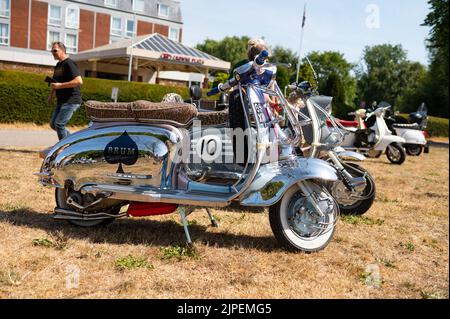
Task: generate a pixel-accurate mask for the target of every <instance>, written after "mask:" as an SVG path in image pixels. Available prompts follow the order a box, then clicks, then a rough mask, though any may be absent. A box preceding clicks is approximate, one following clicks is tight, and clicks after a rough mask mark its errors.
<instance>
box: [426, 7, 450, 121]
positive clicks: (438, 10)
mask: <svg viewBox="0 0 450 319" xmlns="http://www.w3.org/2000/svg"><path fill="white" fill-rule="evenodd" d="M428 4H429V5H430V9H431V11H430V13H429V14H428V15H427V17H426V19H425V21H424V23H423V24H422V25H424V26H429V27H431V29H430V34H429V38H428V39H427V41H428V44H427V47H428V50H429V52H430V67H429V71H430V73H429V75H428V83H427V84H428V85H427V86H426V88H425V90H426V92H427V105H428V108H429V111H430V114H433V115H437V116H443V117H446V118H448V115H449V114H448V111H449V99H448V76H449V74H448V69H449V65H448V60H449V55H448V42H449V41H448V37H449V32H448V28H449V27H448V25H449V18H448V8H449V2H448V0H429V1H428Z"/></svg>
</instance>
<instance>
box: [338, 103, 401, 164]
mask: <svg viewBox="0 0 450 319" xmlns="http://www.w3.org/2000/svg"><path fill="white" fill-rule="evenodd" d="M386 110H387V107H379V108H377V109H376V110H375V111H373V112H371V113H368V114H367V113H366V110H364V109H360V110H358V111H356V112H354V113H349V115H355V121H354V122H352V121H342V120H339V121H337V123H338V125H339V128H338V129H339V130H341V132H342V133H343V134H345V138H344V142H343V144H342V145H341V146H342V147H343V148H344V149H346V150H352V151H356V152H360V153H363V154H364V155H366V156H368V157H379V156H381V154H383V153H386V156H387V158H388V159H389V161H390V162H391V163H393V164H398V165H400V164H402V163H403V162H404V161H405V159H406V153H405V150H404V148H403V146H402V145H403V144H404V143H405V142H406V141H405V139H404V138H402V137H400V136H396V135H393V134H392V132H391V131H390V130H389V128H388V127H387V125H386V122H385V120H384V115H385V112H386ZM364 118H365V120H364V121H363V119H364ZM331 128H332V129H334V130H336V128H334V127H331Z"/></svg>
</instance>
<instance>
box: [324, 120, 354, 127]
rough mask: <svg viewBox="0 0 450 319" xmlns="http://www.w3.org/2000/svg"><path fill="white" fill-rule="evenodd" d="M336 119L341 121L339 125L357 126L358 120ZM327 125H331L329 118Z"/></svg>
mask: <svg viewBox="0 0 450 319" xmlns="http://www.w3.org/2000/svg"><path fill="white" fill-rule="evenodd" d="M337 121H339V123H341V125H342V126H344V127H356V128H357V127H358V122H356V121H345V120H337ZM327 125H328V126H329V127H333V125H332V124H331V122H330V120H329V119H327Z"/></svg>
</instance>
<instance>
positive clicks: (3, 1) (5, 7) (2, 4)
mask: <svg viewBox="0 0 450 319" xmlns="http://www.w3.org/2000/svg"><path fill="white" fill-rule="evenodd" d="M9 2H10V0H0V17H5V18H9V8H10V6H9V5H10V3H9Z"/></svg>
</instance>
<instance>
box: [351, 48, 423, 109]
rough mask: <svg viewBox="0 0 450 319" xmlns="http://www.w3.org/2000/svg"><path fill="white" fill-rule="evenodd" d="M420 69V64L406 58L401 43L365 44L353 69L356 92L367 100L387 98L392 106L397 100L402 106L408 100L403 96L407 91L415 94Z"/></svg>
mask: <svg viewBox="0 0 450 319" xmlns="http://www.w3.org/2000/svg"><path fill="white" fill-rule="evenodd" d="M424 70H425V68H424V67H423V66H422V65H420V63H416V62H414V63H413V62H410V61H408V60H407V59H406V51H405V50H403V48H402V46H401V45H391V44H382V45H375V46H373V47H366V48H365V49H364V56H363V60H362V62H361V64H360V65H359V67H358V68H357V70H356V72H357V76H358V79H359V81H358V90H359V95H360V97H361V98H362V99H363V100H365V101H366V102H369V103H370V102H372V101H378V102H380V101H387V102H389V103H391V104H393V105H395V104H397V102H399V103H400V102H401V103H403V105H402V107H403V108H405V107H406V105H405V103H406V102H405V101H406V100H408V99H411V97H408V98H407V95H408V92H409V93H414V94H416V92H415V90H417V89H418V88H420V87H421V83H423V76H424ZM402 99H403V102H402ZM411 107H413V106H411ZM416 108H417V106H416Z"/></svg>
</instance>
